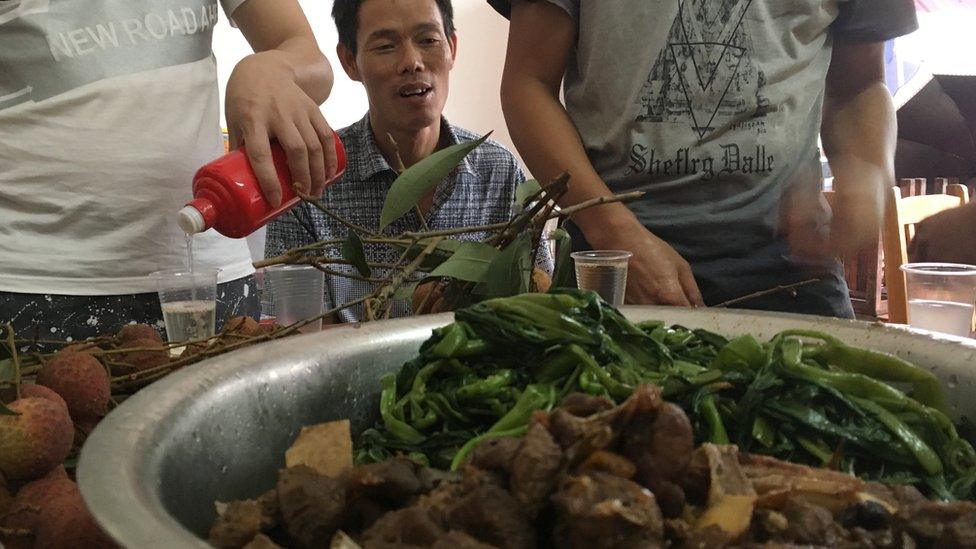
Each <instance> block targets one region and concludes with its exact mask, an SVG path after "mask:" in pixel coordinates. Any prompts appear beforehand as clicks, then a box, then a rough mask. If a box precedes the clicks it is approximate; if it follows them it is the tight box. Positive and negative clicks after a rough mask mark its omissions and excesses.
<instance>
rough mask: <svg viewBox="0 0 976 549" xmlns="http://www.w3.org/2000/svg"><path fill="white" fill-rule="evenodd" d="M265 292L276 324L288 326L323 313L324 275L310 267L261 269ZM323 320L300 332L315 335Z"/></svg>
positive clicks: (284, 266)
mask: <svg viewBox="0 0 976 549" xmlns="http://www.w3.org/2000/svg"><path fill="white" fill-rule="evenodd" d="M264 291H265V292H267V293H268V294H270V303H271V311H272V314H273V315H274V316H275V323H276V324H279V325H281V326H288V325H290V324H294V323H296V322H299V321H302V320H307V319H310V318H313V317H316V316H319V315H321V314H322V306H323V303H322V300H323V295H324V294H325V273H323V272H322V271H320V270H318V269H316V268H315V267H312V266H309V265H274V266H271V267H267V268H265V269H264ZM321 329H322V319H318V320H317V321H316V322H312V323H309V324H308V325H307V326H304V327H302V328H301V329H300V330H299V331H300V332H317V331H320V330H321Z"/></svg>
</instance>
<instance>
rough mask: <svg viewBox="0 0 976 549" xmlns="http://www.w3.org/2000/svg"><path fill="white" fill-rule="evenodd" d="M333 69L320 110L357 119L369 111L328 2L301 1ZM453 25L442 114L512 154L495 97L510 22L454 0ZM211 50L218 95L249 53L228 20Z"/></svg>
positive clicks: (339, 122)
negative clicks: (343, 55) (452, 59)
mask: <svg viewBox="0 0 976 549" xmlns="http://www.w3.org/2000/svg"><path fill="white" fill-rule="evenodd" d="M299 2H300V3H301V5H302V7H303V8H304V9H305V14H306V16H307V17H308V20H309V22H310V23H311V25H312V30H314V31H315V36H316V38H318V41H319V47H320V48H321V49H322V51H323V52H325V54H326V56H327V57H328V58H329V62H330V63H331V64H332V70H333V72H334V73H335V85H334V86H333V88H332V96H331V97H330V98H329V99H328V101H326V103H325V105H324V106H323V108H322V110H323V112H324V113H325V117H326V120H328V121H329V123H330V124H331V125H332V127H334V128H341V127H344V126H348V125H349V124H351V123H353V122H355V121H357V120H359V119H360V118H361V117H362V116H363V115H364V114H365V113H366V109H367V104H366V93H365V92H364V91H363V88H362V86H361V85H360V84H359V83H358V82H353V81H351V80H349V78H348V77H347V76H346V74H345V73H344V72H343V71H342V67H341V66H340V65H339V59H338V58H337V57H336V53H335V46H336V42H337V40H338V36H337V34H336V30H335V24H334V23H333V22H332V17H331V12H332V2H330V1H322V0H299ZM454 11H455V15H454V23H455V26H456V27H457V28H458V42H459V45H458V61H457V64H456V65H455V67H454V71H453V73H452V74H451V93H450V97H449V99H448V103H447V110H446V112H445V115H446V116H447V117H448V119H449V120H450V121H451V122H452V123H454V124H457V125H459V126H463V127H466V128H468V129H470V130H473V131H476V132H479V133H484V132H487V131H490V130H494V132H495V133H494V134H492V137H493V138H495V139H497V140H498V141H501V142H502V143H504V144H505V145H506V146H508V147H509V148H510V149H512V151H513V152H514V147H513V146H512V145H511V140H510V138H509V135H508V129H507V128H506V127H505V120H504V118H503V117H502V111H501V106H500V104H499V99H498V86H499V82H500V81H501V74H502V66H503V64H504V60H505V44H506V41H507V38H508V23H507V21H505V19H504V18H502V17H501V16H500V15H498V14H497V13H495V11H494V10H492V9H491V8H490V7H489V6H488V3H487V2H486V1H485V0H454ZM213 49H214V54H215V55H216V56H217V70H218V73H219V79H220V89H221V98H223V95H224V94H223V90H224V88H225V86H226V84H227V79H228V77H230V73H231V71H232V70H233V68H234V65H235V64H236V63H237V62H238V61H240V60H241V58H242V57H244V56H245V55H247V54H249V53H250V52H251V48H250V46H248V44H247V41H246V40H244V37H243V36H241V34H240V32H239V31H238V30H237V29H234V28H232V27H231V26H230V25H229V24H228V22H227V20H226V19H223V20H221V22H220V24H219V25H218V26H217V28H216V29H215V31H214V45H213Z"/></svg>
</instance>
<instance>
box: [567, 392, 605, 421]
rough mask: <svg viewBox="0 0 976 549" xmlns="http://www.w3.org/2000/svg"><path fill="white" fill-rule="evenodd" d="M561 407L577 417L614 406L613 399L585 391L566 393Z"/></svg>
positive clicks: (586, 415)
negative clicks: (588, 393)
mask: <svg viewBox="0 0 976 549" xmlns="http://www.w3.org/2000/svg"><path fill="white" fill-rule="evenodd" d="M559 408H560V409H562V410H565V411H566V412H569V413H570V414H572V415H574V416H576V417H589V416H592V415H593V414H595V413H598V412H605V411H607V410H609V409H611V408H613V401H611V400H610V399H608V398H604V397H600V396H593V395H587V394H585V393H572V394H569V395H566V398H564V399H563V400H562V402H560V403H559Z"/></svg>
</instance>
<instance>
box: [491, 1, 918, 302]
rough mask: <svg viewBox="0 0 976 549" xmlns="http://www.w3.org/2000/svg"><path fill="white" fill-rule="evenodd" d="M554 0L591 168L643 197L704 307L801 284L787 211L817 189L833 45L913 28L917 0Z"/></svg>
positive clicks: (568, 88)
mask: <svg viewBox="0 0 976 549" xmlns="http://www.w3.org/2000/svg"><path fill="white" fill-rule="evenodd" d="M547 1H549V2H551V3H552V4H555V5H558V6H560V7H561V8H563V9H564V10H566V12H567V13H569V14H570V16H572V17H573V19H574V20H575V21H576V22H577V27H578V34H577V44H576V49H575V51H574V53H573V56H572V58H571V59H570V62H569V65H568V68H567V72H566V75H565V80H564V91H565V101H566V107H567V111H568V112H569V115H570V117H571V118H572V120H573V122H574V123H575V125H576V127H577V128H578V130H579V133H580V135H581V137H582V140H583V144H584V146H585V148H586V152H587V154H588V156H589V158H590V160H591V161H592V163H593V165H594V167H595V168H596V170H597V171H598V172H599V173H600V175H601V176H602V177H603V179H604V181H606V183H607V184H608V185H609V186H610V187H611V189H612V190H614V191H617V192H624V191H633V190H641V191H645V192H646V193H647V195H646V197H645V198H644V199H643V200H642V201H640V202H636V203H631V204H630V207H631V209H632V210H633V211H634V212H635V213H636V214H637V216H638V218H639V219H640V220H641V221H642V222H643V223H644V224H645V225H646V226H647V227H648V228H649V229H650V230H651V231H652V232H654V233H655V234H657V235H659V236H660V237H662V238H664V239H665V240H667V241H668V242H669V243H671V244H672V245H673V246H674V248H675V249H676V250H677V251H678V252H679V253H681V254H682V256H684V257H685V258H686V259H688V261H689V262H690V263H691V264H692V266H693V268H694V270H695V275H696V278H697V279H698V281H699V284H700V285H701V287H702V290H703V292H704V293H705V294H706V298H708V295H709V294H710V293H711V294H716V293H731V294H732V296H733V297H734V296H735V295H736V294H738V295H743V294H744V293H748V291H754V290H758V289H764V288H769V287H772V286H775V285H776V284H777V283H780V282H784V281H788V280H789V279H797V278H801V277H802V276H804V275H803V274H801V273H797V271H798V270H801V269H798V268H797V267H798V266H797V265H795V264H794V262H793V261H791V260H790V258H789V257H788V256H787V254H786V251H785V245H784V244H783V242H782V240H783V239H782V235H781V234H779V226H780V223H779V221H780V214H781V212H780V205H781V203H782V198H783V196H784V193H786V192H787V191H789V190H791V189H796V188H797V186H800V185H802V186H805V187H807V188H808V189H809V188H816V189H817V190H818V191H819V184H820V182H821V180H820V167H819V163H818V157H817V136H818V132H819V128H820V122H821V107H822V105H823V97H824V82H825V78H826V75H827V68H828V66H829V64H830V56H831V44H832V40H835V39H836V40H848V41H857V42H873V41H881V40H885V39H887V38H890V37H893V36H897V35H900V34H904V33H906V32H909V31H911V30H912V29H914V27H915V25H916V20H915V12H914V6H913V4H912V1H911V0H684V1H681V0H669V1H652V0H612V1H611V0H547ZM490 3H491V4H492V5H493V6H494V7H495V8H496V9H498V11H500V12H502V13H503V14H506V15H507V7H508V6H507V2H505V1H504V0H490ZM824 220H826V216H824ZM821 268H822V266H821ZM828 270H835V269H833V268H831V269H828Z"/></svg>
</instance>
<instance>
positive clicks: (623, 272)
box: [571, 250, 634, 307]
mask: <svg viewBox="0 0 976 549" xmlns="http://www.w3.org/2000/svg"><path fill="white" fill-rule="evenodd" d="M633 255H634V254H632V253H630V252H626V251H622V250H592V251H588V252H573V253H572V254H571V257H572V258H573V262H574V263H575V266H576V285H577V286H578V287H579V289H581V290H593V291H594V292H596V293H597V294H599V295H600V297H602V298H603V300H604V301H606V302H607V303H609V304H610V305H613V306H614V307H619V306H621V305H623V304H624V293H625V292H626V290H627V264H628V263H629V261H630V258H631V256H633Z"/></svg>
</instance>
